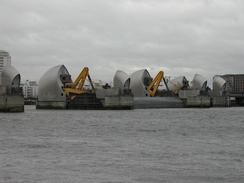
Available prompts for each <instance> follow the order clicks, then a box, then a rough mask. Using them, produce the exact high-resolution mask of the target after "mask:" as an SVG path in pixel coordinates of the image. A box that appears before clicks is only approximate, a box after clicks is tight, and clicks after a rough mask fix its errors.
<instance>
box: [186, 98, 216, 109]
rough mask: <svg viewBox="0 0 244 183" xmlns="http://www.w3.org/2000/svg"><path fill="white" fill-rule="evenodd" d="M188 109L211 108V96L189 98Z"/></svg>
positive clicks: (187, 100) (187, 101)
mask: <svg viewBox="0 0 244 183" xmlns="http://www.w3.org/2000/svg"><path fill="white" fill-rule="evenodd" d="M185 106H186V107H210V106H211V98H210V97H209V96H196V97H187V99H186V101H185Z"/></svg>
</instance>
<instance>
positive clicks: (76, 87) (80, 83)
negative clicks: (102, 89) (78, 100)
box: [64, 67, 95, 96]
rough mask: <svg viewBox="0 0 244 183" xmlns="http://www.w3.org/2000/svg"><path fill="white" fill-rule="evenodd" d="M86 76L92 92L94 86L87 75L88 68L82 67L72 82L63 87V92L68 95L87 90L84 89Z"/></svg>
mask: <svg viewBox="0 0 244 183" xmlns="http://www.w3.org/2000/svg"><path fill="white" fill-rule="evenodd" d="M86 78H88V80H89V82H90V84H91V87H92V92H94V91H95V88H94V86H93V83H92V80H91V77H90V75H89V68H88V67H84V68H83V70H82V71H81V72H80V74H79V76H78V77H77V78H76V80H75V81H74V82H73V83H72V84H70V85H69V86H66V87H65V88H64V93H65V94H66V95H68V96H69V95H70V94H82V93H85V92H87V91H85V90H84V84H85V81H86Z"/></svg>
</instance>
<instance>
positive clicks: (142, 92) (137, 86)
mask: <svg viewBox="0 0 244 183" xmlns="http://www.w3.org/2000/svg"><path fill="white" fill-rule="evenodd" d="M151 81H152V77H151V76H150V74H149V72H148V71H147V70H146V69H143V70H139V71H136V72H134V73H132V74H131V75H130V89H131V91H132V93H133V95H134V96H135V97H149V96H150V95H149V93H148V91H147V86H148V85H149V84H150V82H151Z"/></svg>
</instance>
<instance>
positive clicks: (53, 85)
mask: <svg viewBox="0 0 244 183" xmlns="http://www.w3.org/2000/svg"><path fill="white" fill-rule="evenodd" d="M66 82H71V79H70V74H69V72H68V70H67V69H66V67H65V66H64V65H58V66H55V67H53V68H51V69H49V70H48V71H47V72H46V73H45V74H44V75H43V76H42V77H41V79H40V81H39V89H38V101H55V102H56V101H65V100H66V96H65V94H64V91H63V87H64V84H65V83H66Z"/></svg>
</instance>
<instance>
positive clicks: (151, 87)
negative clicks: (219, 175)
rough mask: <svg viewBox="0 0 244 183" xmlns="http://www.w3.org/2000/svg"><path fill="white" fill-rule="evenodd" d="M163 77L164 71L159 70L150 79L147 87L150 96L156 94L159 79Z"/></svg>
mask: <svg viewBox="0 0 244 183" xmlns="http://www.w3.org/2000/svg"><path fill="white" fill-rule="evenodd" d="M163 78H164V72H163V71H160V72H159V73H158V74H157V76H156V77H155V78H154V79H153V80H152V82H151V83H150V85H149V86H148V87H147V91H148V93H149V95H150V96H151V97H154V96H155V95H156V92H157V90H158V87H159V84H160V82H161V80H162V79H163Z"/></svg>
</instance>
